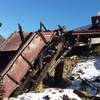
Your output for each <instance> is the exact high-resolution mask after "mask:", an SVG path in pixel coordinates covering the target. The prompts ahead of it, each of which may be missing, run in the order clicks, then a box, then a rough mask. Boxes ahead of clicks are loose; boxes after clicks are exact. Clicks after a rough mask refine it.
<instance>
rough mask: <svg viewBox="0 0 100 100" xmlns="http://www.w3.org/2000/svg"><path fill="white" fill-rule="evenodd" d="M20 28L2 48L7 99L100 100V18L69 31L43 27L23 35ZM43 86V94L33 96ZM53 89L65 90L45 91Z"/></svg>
mask: <svg viewBox="0 0 100 100" xmlns="http://www.w3.org/2000/svg"><path fill="white" fill-rule="evenodd" d="M18 28H19V31H18V32H15V33H13V34H12V35H11V36H10V37H9V38H8V39H7V40H6V41H5V42H4V43H3V44H2V45H1V47H0V76H1V77H0V81H1V80H2V81H3V89H4V91H5V93H4V94H3V97H4V98H8V97H10V96H12V97H18V99H19V100H21V99H23V98H24V96H25V98H26V99H28V98H29V99H30V97H31V98H33V97H34V96H35V95H39V96H43V97H46V98H52V100H53V99H55V98H54V97H57V98H59V99H61V100H66V99H75V97H76V98H77V99H78V100H81V99H80V97H81V98H83V97H84V98H92V97H93V98H95V97H96V98H97V96H96V95H99V92H100V84H99V83H100V63H99V61H100V58H99V56H96V54H98V55H99V54H100V52H99V51H100V16H93V17H92V24H91V25H90V26H89V27H87V28H84V27H83V28H79V29H74V30H70V31H68V30H66V29H65V27H61V26H60V25H59V26H58V29H55V30H48V29H47V28H46V27H45V26H44V25H43V23H40V29H39V30H37V31H35V32H30V33H27V32H24V31H23V29H22V27H21V26H20V24H18ZM82 57H83V58H82ZM4 62H5V63H4ZM40 86H43V88H44V93H30V91H35V92H36V91H37V89H38V88H39V87H40ZM50 87H55V88H64V89H46V88H50ZM90 87H91V88H90ZM70 89H72V90H70ZM91 89H92V90H91ZM87 90H90V91H92V92H93V93H91V96H87V95H85V94H84V93H83V92H86V91H87ZM50 91H51V92H50ZM53 91H55V92H53ZM60 91H61V92H60ZM27 92H29V93H27ZM40 92H41V91H40ZM59 92H60V93H59ZM88 92H89V91H88ZM23 93H26V94H23ZM89 93H90V92H89ZM21 94H22V95H21ZM47 94H48V95H47ZM70 94H72V95H73V97H72V96H71V95H70ZM18 95H20V96H18ZM77 95H78V96H77ZM43 97H42V98H43ZM25 98H24V99H25ZM36 98H37V97H36Z"/></svg>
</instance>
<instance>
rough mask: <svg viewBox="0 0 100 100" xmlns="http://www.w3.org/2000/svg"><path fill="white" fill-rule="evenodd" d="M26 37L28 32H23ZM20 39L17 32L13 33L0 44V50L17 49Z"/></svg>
mask: <svg viewBox="0 0 100 100" xmlns="http://www.w3.org/2000/svg"><path fill="white" fill-rule="evenodd" d="M23 35H24V37H25V38H26V37H27V35H28V33H23ZM21 43H22V41H21V38H20V35H19V33H18V32H16V33H13V34H12V35H11V36H10V37H9V38H8V39H7V40H6V41H5V42H4V43H3V44H2V45H1V46H0V51H12V50H17V49H18V48H19V46H20V45H21Z"/></svg>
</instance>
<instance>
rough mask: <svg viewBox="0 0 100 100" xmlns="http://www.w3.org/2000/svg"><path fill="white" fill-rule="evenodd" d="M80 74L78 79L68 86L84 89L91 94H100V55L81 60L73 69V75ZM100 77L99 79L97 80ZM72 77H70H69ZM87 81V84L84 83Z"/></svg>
mask: <svg viewBox="0 0 100 100" xmlns="http://www.w3.org/2000/svg"><path fill="white" fill-rule="evenodd" d="M75 75H77V76H78V79H76V80H74V81H72V83H71V84H70V86H66V88H71V89H83V87H84V90H85V91H88V92H89V93H90V94H91V95H96V94H98V92H97V87H99V89H100V56H91V57H89V58H88V60H83V61H81V62H79V63H78V64H77V65H76V67H75V68H74V69H73V71H72V73H71V76H75ZM98 77H99V81H98V82H96V81H95V80H96V79H97V78H98ZM69 79H70V78H69ZM83 81H84V82H86V83H87V84H84V83H83Z"/></svg>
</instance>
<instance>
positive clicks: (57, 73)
mask: <svg viewBox="0 0 100 100" xmlns="http://www.w3.org/2000/svg"><path fill="white" fill-rule="evenodd" d="M63 67H64V66H63V62H61V63H59V65H58V66H57V67H56V68H55V76H54V80H55V84H56V85H59V84H60V83H61V81H62V77H63Z"/></svg>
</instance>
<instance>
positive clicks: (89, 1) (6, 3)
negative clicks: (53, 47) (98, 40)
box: [0, 0, 100, 37]
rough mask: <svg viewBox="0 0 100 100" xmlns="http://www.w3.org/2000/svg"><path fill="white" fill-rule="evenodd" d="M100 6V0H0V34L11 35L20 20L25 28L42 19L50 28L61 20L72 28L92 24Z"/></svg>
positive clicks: (35, 25) (32, 29)
mask: <svg viewBox="0 0 100 100" xmlns="http://www.w3.org/2000/svg"><path fill="white" fill-rule="evenodd" d="M99 10H100V0H0V22H2V23H3V25H2V27H1V28H0V34H1V35H2V36H4V37H8V36H10V34H11V33H12V32H14V31H17V30H18V28H17V24H18V23H20V24H21V25H22V26H23V30H24V31H26V32H30V31H36V30H38V28H39V23H40V21H42V22H43V23H44V24H45V26H46V27H47V28H48V29H56V28H57V26H58V24H60V25H65V26H66V28H67V29H73V28H77V27H80V26H83V25H87V24H89V23H90V17H91V16H94V15H96V14H97V12H98V11H99Z"/></svg>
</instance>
